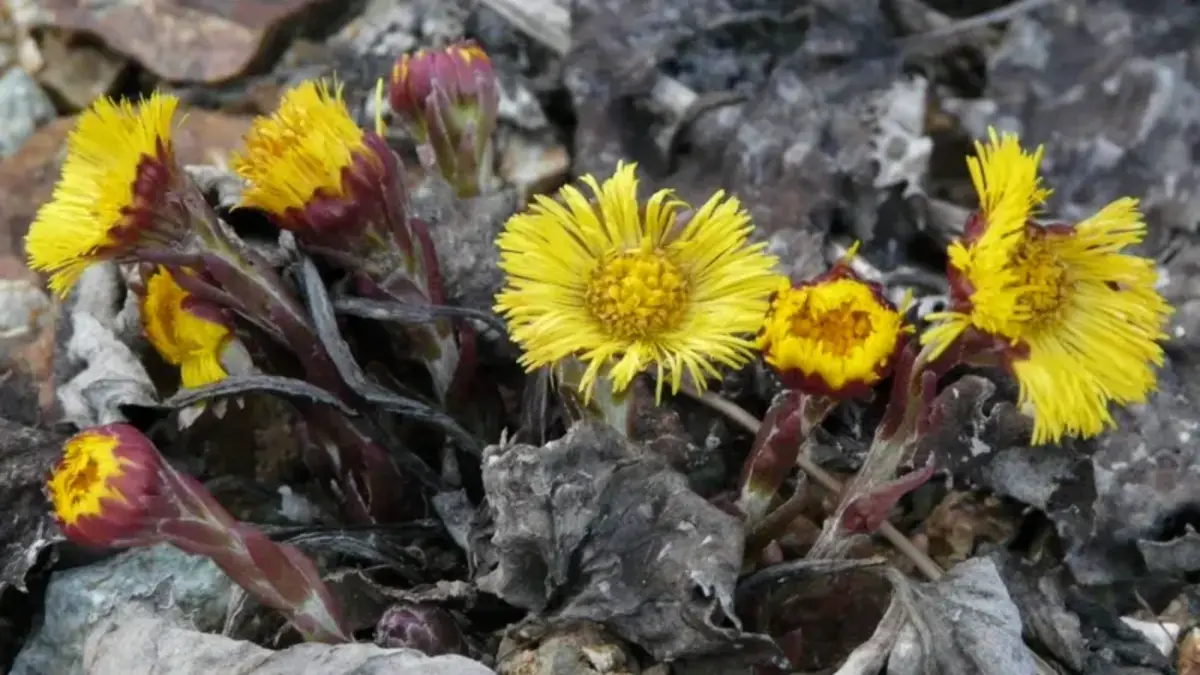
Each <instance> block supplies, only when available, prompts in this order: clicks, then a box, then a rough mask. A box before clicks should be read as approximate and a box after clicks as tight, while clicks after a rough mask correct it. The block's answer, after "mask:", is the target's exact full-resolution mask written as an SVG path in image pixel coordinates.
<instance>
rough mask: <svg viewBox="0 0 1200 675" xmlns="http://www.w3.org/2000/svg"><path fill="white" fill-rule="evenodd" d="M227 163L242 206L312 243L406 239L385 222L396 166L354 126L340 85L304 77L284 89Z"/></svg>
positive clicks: (393, 197)
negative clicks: (371, 236) (376, 236)
mask: <svg viewBox="0 0 1200 675" xmlns="http://www.w3.org/2000/svg"><path fill="white" fill-rule="evenodd" d="M232 165H233V169H234V171H236V172H237V174H238V175H239V176H241V177H242V178H243V179H244V180H245V181H246V183H247V185H246V190H245V191H244V192H243V194H242V203H241V205H242V206H244V207H251V208H257V209H261V210H262V211H265V212H266V213H268V214H270V215H271V216H273V217H274V218H275V219H276V220H277V222H278V223H279V225H280V227H284V228H286V229H289V230H293V231H295V232H297V233H298V234H299V235H301V236H302V237H305V238H308V239H310V240H313V241H315V242H317V243H323V244H324V243H330V242H333V243H336V244H338V247H339V248H344V247H345V245H346V244H347V243H348V242H353V241H354V240H355V239H357V238H360V237H361V235H363V234H365V233H368V232H371V231H374V232H377V233H381V234H382V235H384V236H386V237H389V238H390V237H391V236H393V235H396V236H400V237H401V238H404V237H406V235H407V229H406V228H404V227H400V226H396V225H395V223H394V222H393V221H396V220H401V219H402V217H403V201H404V195H403V191H402V188H401V184H400V176H399V171H400V167H399V161H398V159H397V158H396V155H395V153H393V152H392V151H391V149H390V148H388V147H387V143H386V142H385V141H384V140H383V138H381V137H380V136H379V134H377V133H374V132H370V131H364V130H363V129H362V128H360V127H359V126H358V124H357V123H355V121H354V118H353V117H351V116H350V111H349V110H348V109H347V108H346V103H345V101H344V100H342V88H341V85H333V86H332V87H331V85H330V84H329V83H327V82H325V81H314V80H309V81H306V82H303V83H301V84H300V85H298V86H296V87H295V88H293V89H291V90H290V91H288V92H287V93H286V94H285V95H284V97H283V101H282V102H281V103H280V105H279V109H278V110H276V111H275V113H274V114H272V115H271V116H270V117H261V118H259V119H257V120H255V122H254V124H253V126H252V127H251V129H250V131H249V132H248V133H247V134H246V138H245V150H244V152H243V153H241V154H238V155H235V157H234V159H233V162H232ZM406 248H407V247H406Z"/></svg>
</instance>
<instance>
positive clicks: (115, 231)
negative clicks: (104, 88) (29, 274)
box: [25, 94, 179, 296]
mask: <svg viewBox="0 0 1200 675" xmlns="http://www.w3.org/2000/svg"><path fill="white" fill-rule="evenodd" d="M178 104H179V100H178V99H176V98H175V97H174V96H168V95H165V94H154V95H152V96H151V97H150V98H149V99H148V100H146V101H144V102H142V103H140V104H137V105H134V104H132V103H130V102H128V101H121V102H120V103H117V102H114V101H112V100H111V99H107V98H102V99H100V100H98V101H96V103H95V104H93V105H92V107H91V108H89V109H88V110H86V111H85V112H83V113H82V114H81V115H80V116H79V121H78V123H77V124H76V126H75V129H74V130H73V131H72V132H71V135H70V137H69V138H68V140H67V158H66V161H65V162H64V164H63V169H62V177H61V178H60V179H59V181H58V184H57V185H56V186H55V188H54V196H53V198H52V199H51V200H50V201H49V202H47V203H46V204H45V205H43V206H42V208H41V209H40V210H39V211H38V214H37V218H36V219H35V220H34V221H33V224H32V225H31V226H30V228H29V234H28V235H27V236H26V238H25V250H26V251H27V254H28V257H29V266H30V267H32V268H33V269H35V270H39V271H43V272H49V273H50V288H51V289H52V290H53V291H54V292H55V293H57V294H58V295H60V296H66V294H67V293H68V292H69V291H70V290H71V288H72V287H73V286H74V285H75V282H76V281H77V280H78V279H79V275H80V274H82V273H83V270H84V269H85V268H87V267H88V266H89V265H91V264H92V263H94V262H96V261H98V260H102V259H111V258H117V257H121V256H123V255H124V254H126V253H128V251H129V249H130V248H131V247H133V246H135V245H136V244H137V242H138V241H139V240H140V239H142V238H145V237H151V236H153V233H152V232H150V231H149V230H150V229H152V228H153V227H154V225H155V223H153V222H151V221H152V220H153V208H154V207H155V205H156V204H157V203H158V202H159V201H160V200H161V198H162V196H163V193H164V192H165V190H166V188H167V185H168V182H169V180H170V173H171V172H172V171H173V170H174V166H173V157H172V149H171V124H172V121H173V119H174V116H175V109H176V107H177V106H178Z"/></svg>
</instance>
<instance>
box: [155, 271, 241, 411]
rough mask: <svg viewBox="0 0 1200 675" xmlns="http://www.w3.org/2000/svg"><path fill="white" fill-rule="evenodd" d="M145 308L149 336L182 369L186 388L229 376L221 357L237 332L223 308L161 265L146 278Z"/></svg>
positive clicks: (181, 373)
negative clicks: (185, 285) (190, 289)
mask: <svg viewBox="0 0 1200 675" xmlns="http://www.w3.org/2000/svg"><path fill="white" fill-rule="evenodd" d="M141 309H142V325H143V327H144V330H145V334H146V339H147V340H149V341H150V344H151V345H153V346H154V348H155V350H157V351H158V353H159V354H160V355H161V356H162V357H163V360H165V361H166V362H167V363H169V364H171V365H173V366H177V367H178V368H179V375H180V382H181V384H182V385H183V386H184V387H188V388H194V387H201V386H204V385H206V384H211V383H213V382H219V381H221V380H223V379H225V378H226V377H227V376H228V375H229V373H228V372H227V371H226V369H225V366H224V365H222V362H221V357H222V354H223V353H224V352H225V350H226V349H227V348H228V347H229V346H230V345H231V344H232V340H233V333H232V332H231V331H230V327H229V323H228V320H227V318H226V317H225V314H224V312H222V310H221V308H220V307H217V306H216V305H213V304H212V303H208V302H204V301H203V300H200V299H198V298H196V297H194V296H192V295H191V294H190V293H188V292H187V291H185V290H184V289H183V288H182V287H180V285H179V284H178V283H177V282H176V281H175V278H174V277H173V276H172V275H171V272H170V271H169V270H167V269H166V268H165V267H159V268H158V269H157V270H155V271H154V273H153V274H151V275H150V277H149V279H148V280H147V281H146V292H145V295H144V296H143V297H142V305H141Z"/></svg>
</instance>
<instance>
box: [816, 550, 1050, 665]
mask: <svg viewBox="0 0 1200 675" xmlns="http://www.w3.org/2000/svg"><path fill="white" fill-rule="evenodd" d="M888 576H889V577H890V578H891V579H892V584H893V588H894V591H895V595H894V596H893V598H892V605H891V606H890V607H889V608H888V611H887V613H886V614H884V616H883V619H882V620H881V621H880V622H879V627H878V628H877V629H876V630H875V634H874V635H873V636H871V639H870V640H868V641H867V642H866V643H864V644H863V645H862V646H861V647H859V648H858V649H856V650H855V651H854V652H853V653H852V654H851V655H850V657H849V658H848V659H847V660H846V663H845V664H843V665H842V667H841V668H840V669H839V670H838V671H837V675H875V674H876V673H878V672H880V670H881V668H882V667H883V666H884V664H886V665H887V673H888V675H961V674H963V673H975V674H977V675H1022V674H1032V673H1034V672H1035V665H1034V659H1033V653H1032V652H1030V651H1029V648H1028V647H1026V646H1025V643H1024V642H1022V641H1021V616H1020V614H1019V613H1018V612H1017V607H1016V605H1014V604H1013V601H1012V599H1011V598H1010V597H1009V595H1008V591H1007V590H1006V589H1005V587H1004V582H1003V581H1002V580H1001V579H1000V575H999V573H998V572H997V571H996V565H995V563H993V562H992V561H991V560H988V559H984V558H976V559H973V560H968V561H967V562H964V563H962V564H961V565H959V566H957V567H955V568H954V569H952V570H950V571H949V572H948V573H947V574H946V576H945V577H944V578H942V579H941V580H940V581H937V582H934V583H927V584H921V583H912V582H910V581H909V580H908V579H907V578H905V577H904V576H902V575H901V574H900V573H899V572H896V571H894V570H893V571H891V572H889V575H888Z"/></svg>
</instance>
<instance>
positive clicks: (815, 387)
mask: <svg viewBox="0 0 1200 675" xmlns="http://www.w3.org/2000/svg"><path fill="white" fill-rule="evenodd" d="M857 248H858V246H857V245H855V247H854V248H852V249H851V250H850V252H849V253H847V255H846V257H845V258H843V259H842V260H840V261H838V263H837V264H835V265H834V266H833V268H832V269H830V270H829V271H828V272H826V273H825V274H822V275H821V276H819V277H817V278H816V279H813V280H812V281H808V282H804V283H801V284H797V285H795V286H793V285H792V283H791V282H790V281H788V280H787V279H782V280H781V281H780V282H779V288H778V290H777V291H776V293H775V295H774V297H773V298H772V300H771V308H770V310H768V312H767V316H766V319H765V320H764V321H763V324H762V327H761V328H760V329H759V331H758V340H757V346H758V348H759V349H760V350H762V352H763V358H764V359H765V360H766V362H767V363H768V364H769V365H770V366H771V367H773V368H774V369H775V370H776V371H777V372H778V373H779V374H780V376H781V377H782V378H783V381H784V384H785V385H786V386H787V387H789V388H792V389H801V390H804V391H807V392H809V393H813V394H820V395H826V396H836V397H849V396H861V395H865V394H866V393H867V392H869V391H870V389H871V388H872V387H873V386H875V385H876V384H877V383H878V382H879V381H880V380H882V379H883V378H885V377H887V375H888V373H889V372H890V371H891V367H892V364H893V362H894V361H895V357H896V355H897V354H898V353H899V351H900V349H901V348H902V347H903V345H904V340H903V338H904V336H905V335H906V334H907V333H909V332H911V331H912V328H911V327H909V326H907V325H905V323H904V310H897V309H896V307H895V305H893V304H892V303H891V302H889V301H888V300H887V299H886V298H885V297H884V295H883V289H882V288H881V287H880V286H879V285H878V284H873V283H868V282H866V281H863V280H862V279H860V278H859V277H858V275H856V274H855V273H854V271H853V270H852V269H851V268H850V265H849V261H850V260H851V259H852V258H853V256H854V254H855V252H856V251H857ZM905 309H907V308H905Z"/></svg>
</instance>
